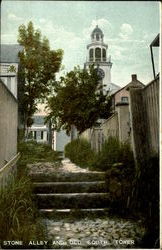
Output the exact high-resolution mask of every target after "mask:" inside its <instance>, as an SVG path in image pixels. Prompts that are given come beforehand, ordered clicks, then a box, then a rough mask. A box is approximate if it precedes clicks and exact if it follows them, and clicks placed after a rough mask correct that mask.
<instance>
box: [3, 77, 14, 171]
mask: <svg viewBox="0 0 162 250" xmlns="http://www.w3.org/2000/svg"><path fill="white" fill-rule="evenodd" d="M17 116H18V104H17V100H16V98H15V97H14V96H13V95H12V93H11V92H10V91H9V90H8V88H7V87H6V86H5V85H4V84H3V83H2V82H1V81H0V168H2V167H3V166H4V165H5V164H6V163H7V162H8V161H10V160H11V159H12V158H13V157H14V156H15V155H16V153H17V122H18V117H17Z"/></svg>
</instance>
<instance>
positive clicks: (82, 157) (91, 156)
mask: <svg viewBox="0 0 162 250" xmlns="http://www.w3.org/2000/svg"><path fill="white" fill-rule="evenodd" d="M65 157H68V158H69V159H70V160H71V161H72V162H73V163H75V164H76V165H78V166H80V167H82V168H89V167H91V165H92V163H93V161H94V160H95V158H96V155H95V153H94V152H93V151H92V149H91V145H90V143H89V142H88V141H87V140H85V139H76V140H73V141H72V142H70V143H68V144H67V145H66V146H65Z"/></svg>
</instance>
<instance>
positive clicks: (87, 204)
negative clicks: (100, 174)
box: [34, 193, 110, 209]
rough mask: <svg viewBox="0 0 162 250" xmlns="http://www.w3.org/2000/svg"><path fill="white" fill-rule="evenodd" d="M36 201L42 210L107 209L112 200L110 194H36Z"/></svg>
mask: <svg viewBox="0 0 162 250" xmlns="http://www.w3.org/2000/svg"><path fill="white" fill-rule="evenodd" d="M34 199H35V201H36V202H37V205H38V207H39V208H41V209H42V208H47V209H50V208H57V209H59V208H60V209H67V208H72V209H80V208H106V207H108V205H109V200H110V199H109V195H108V193H70V194H69V193H67V194H35V195H34Z"/></svg>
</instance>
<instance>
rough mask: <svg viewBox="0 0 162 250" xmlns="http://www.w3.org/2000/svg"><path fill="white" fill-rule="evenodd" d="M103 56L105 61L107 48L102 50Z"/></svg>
mask: <svg viewBox="0 0 162 250" xmlns="http://www.w3.org/2000/svg"><path fill="white" fill-rule="evenodd" d="M102 57H103V61H104V62H106V50H105V49H103V50H102Z"/></svg>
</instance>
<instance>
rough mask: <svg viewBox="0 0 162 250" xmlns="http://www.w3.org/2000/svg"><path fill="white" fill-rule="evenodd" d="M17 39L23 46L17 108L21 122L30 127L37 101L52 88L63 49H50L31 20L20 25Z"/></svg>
mask: <svg viewBox="0 0 162 250" xmlns="http://www.w3.org/2000/svg"><path fill="white" fill-rule="evenodd" d="M18 42H19V44H20V45H22V47H23V50H22V51H21V52H19V58H20V71H19V79H20V81H21V83H20V84H19V103H20V106H21V107H22V108H21V107H20V111H21V112H22V117H23V122H24V124H25V125H26V126H27V127H30V126H31V124H32V119H31V117H32V115H33V114H34V112H35V111H36V105H37V102H38V101H39V100H40V99H44V98H46V96H47V95H48V94H49V93H51V91H52V90H53V86H54V85H55V73H56V72H58V71H59V69H60V66H61V61H62V56H63V52H62V50H57V51H54V50H51V49H50V46H49V41H48V39H47V38H46V37H43V38H42V36H41V32H40V31H39V30H35V29H34V26H33V23H32V22H29V23H28V25H27V27H25V25H21V26H20V27H19V36H18Z"/></svg>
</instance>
